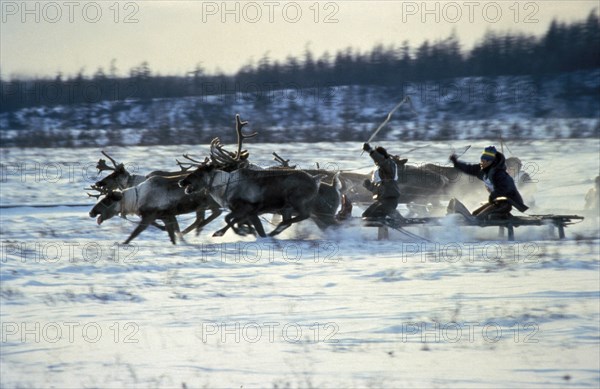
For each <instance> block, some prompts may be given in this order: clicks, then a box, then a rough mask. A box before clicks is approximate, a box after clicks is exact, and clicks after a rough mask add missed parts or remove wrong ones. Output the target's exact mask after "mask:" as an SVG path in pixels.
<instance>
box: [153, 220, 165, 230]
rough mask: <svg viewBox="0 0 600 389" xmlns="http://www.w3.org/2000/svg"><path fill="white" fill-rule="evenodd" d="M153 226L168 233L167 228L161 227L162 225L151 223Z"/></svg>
mask: <svg viewBox="0 0 600 389" xmlns="http://www.w3.org/2000/svg"><path fill="white" fill-rule="evenodd" d="M150 224H151V225H153V226H154V227H156V228H158V229H159V230H161V231H166V230H167V229H166V228H165V226H161V225H160V224H158V223H157V222H155V221H154V222H152V223H150Z"/></svg>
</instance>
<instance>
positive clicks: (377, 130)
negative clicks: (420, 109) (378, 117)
mask: <svg viewBox="0 0 600 389" xmlns="http://www.w3.org/2000/svg"><path fill="white" fill-rule="evenodd" d="M407 101H408V102H409V103H410V105H411V111H413V112H414V113H415V114H416V112H415V110H414V109H412V101H411V99H410V96H406V97H404V98H403V99H402V101H401V102H399V103H398V104H397V105H396V106H395V107H394V109H392V110H391V111H390V113H388V115H387V117H386V118H385V120H384V121H383V123H381V124H380V125H379V127H377V129H376V130H375V132H374V133H373V134H372V135H371V137H370V138H369V140H367V142H366V143H370V142H371V141H372V140H373V138H375V137H376V136H377V134H378V133H379V131H381V129H382V128H383V127H385V125H386V124H388V122H389V121H390V119H391V118H392V115H393V114H394V112H396V111H397V110H398V108H400V107H401V106H402V105H403V104H404V103H406V102H407Z"/></svg>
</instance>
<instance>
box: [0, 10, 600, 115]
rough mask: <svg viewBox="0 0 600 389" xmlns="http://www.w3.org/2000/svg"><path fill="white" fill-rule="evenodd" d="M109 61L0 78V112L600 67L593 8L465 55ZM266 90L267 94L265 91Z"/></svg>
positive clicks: (457, 50)
mask: <svg viewBox="0 0 600 389" xmlns="http://www.w3.org/2000/svg"><path fill="white" fill-rule="evenodd" d="M116 62H117V61H116V60H114V59H113V60H112V61H111V63H110V67H109V69H108V70H105V69H104V68H102V67H100V68H98V69H97V71H96V72H95V73H94V74H93V75H91V76H86V75H84V74H83V71H80V72H79V74H77V75H72V76H69V77H64V76H63V75H62V74H61V73H60V71H59V72H58V73H57V75H56V76H55V77H46V78H43V77H39V78H31V79H26V78H19V79H7V80H5V79H0V89H1V104H0V106H1V108H0V113H5V112H14V111H17V110H19V109H22V108H27V107H37V106H47V107H48V106H56V105H74V104H75V105H76V104H89V103H98V102H102V101H123V100H129V99H135V100H141V101H144V100H152V99H165V98H181V97H191V96H214V95H220V96H223V95H228V94H235V93H246V94H254V95H256V96H255V97H256V99H257V100H261V101H260V103H264V104H267V105H268V104H269V103H270V102H272V101H269V100H272V99H269V98H268V97H270V96H275V95H276V93H273V91H277V90H286V89H303V88H328V87H337V86H345V85H356V86H385V87H398V86H402V85H406V84H407V83H414V82H422V81H436V80H446V79H455V78H461V77H497V76H521V75H531V76H533V77H544V76H545V75H549V74H557V73H568V72H574V71H579V70H586V69H594V68H598V67H600V23H599V20H598V15H597V13H596V10H594V11H592V12H591V13H590V14H589V15H588V17H587V18H586V19H585V20H582V21H577V22H573V23H569V24H566V23H559V22H558V21H556V20H555V21H553V22H552V23H551V24H550V26H549V28H548V29H547V31H546V33H545V34H544V35H542V36H539V37H536V36H532V35H526V34H516V33H498V32H491V31H489V32H487V33H486V35H485V36H484V37H483V38H482V39H481V40H480V41H479V42H478V43H477V44H476V45H475V46H474V47H473V48H472V49H470V50H462V49H461V43H460V42H459V40H458V39H457V37H456V36H455V35H451V36H449V37H447V38H446V39H442V40H439V41H435V42H429V41H424V42H422V43H421V44H419V45H418V46H415V47H413V46H412V45H411V43H410V42H408V41H402V42H400V43H399V44H397V45H390V46H385V47H384V46H382V45H377V46H375V47H373V48H372V49H371V50H370V51H366V52H359V51H357V50H355V49H353V48H351V47H348V48H346V49H344V50H340V51H338V52H336V53H334V54H330V53H324V54H322V55H321V56H319V57H318V58H317V57H316V56H315V55H314V53H312V52H311V51H310V50H309V49H308V48H307V49H306V50H305V52H304V53H303V54H302V55H301V56H299V57H293V56H290V57H288V58H287V59H286V60H285V61H283V62H279V61H275V60H271V59H270V58H269V57H268V56H263V57H262V58H261V59H260V60H259V61H258V62H257V63H249V64H247V65H245V66H243V67H241V68H240V69H239V70H238V71H237V72H236V73H235V74H231V75H226V74H208V73H207V72H206V71H205V70H204V69H203V68H202V67H201V66H200V65H197V66H196V68H195V69H191V70H190V71H189V72H187V73H186V74H184V75H160V74H156V73H154V72H153V71H152V69H151V66H150V64H149V63H148V62H143V63H141V64H139V65H138V66H135V67H133V68H132V69H129V71H128V76H118V75H117V73H118V72H117V70H118V69H117V68H116V66H117V65H116ZM265 91H269V93H265Z"/></svg>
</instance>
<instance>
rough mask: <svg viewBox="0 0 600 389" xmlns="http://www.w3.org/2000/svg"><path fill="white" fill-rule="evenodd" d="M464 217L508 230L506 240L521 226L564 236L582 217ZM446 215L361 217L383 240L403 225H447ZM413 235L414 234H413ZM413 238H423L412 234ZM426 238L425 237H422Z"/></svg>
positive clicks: (473, 223) (465, 220)
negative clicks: (546, 230)
mask: <svg viewBox="0 0 600 389" xmlns="http://www.w3.org/2000/svg"><path fill="white" fill-rule="evenodd" d="M463 216H465V217H464V218H460V219H459V220H460V222H459V225H462V226H475V227H498V231H499V236H504V229H506V230H507V231H508V233H507V240H509V241H514V240H515V228H517V227H521V226H550V227H552V228H553V229H554V228H556V229H558V238H559V239H564V238H565V227H566V226H568V225H571V224H575V223H579V222H581V221H582V220H583V219H584V218H583V216H578V215H552V214H550V215H528V216H512V215H510V216H508V217H504V218H490V219H477V218H476V217H474V216H472V215H470V214H469V215H463ZM447 218H448V216H445V217H422V218H404V219H391V218H363V221H364V225H365V226H366V227H377V228H378V233H377V236H378V240H385V239H388V238H389V229H390V228H391V229H393V230H396V231H400V232H402V233H403V234H405V235H406V234H407V231H405V230H404V228H405V227H410V226H418V225H425V226H442V225H447V223H444V221H446V220H448V219H447ZM413 235H414V234H413ZM414 237H415V238H419V239H424V238H421V237H418V236H417V235H414ZM424 240H426V239H424Z"/></svg>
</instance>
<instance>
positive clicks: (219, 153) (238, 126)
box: [210, 114, 258, 167]
mask: <svg viewBox="0 0 600 389" xmlns="http://www.w3.org/2000/svg"><path fill="white" fill-rule="evenodd" d="M246 124H248V122H244V121H242V119H240V115H239V114H238V115H235V132H236V133H237V152H235V153H233V152H230V151H227V150H225V149H224V148H223V144H222V143H221V140H220V139H219V138H218V137H217V138H214V139H213V140H212V141H211V142H210V159H211V161H212V162H213V163H214V164H215V165H216V166H220V167H231V166H238V167H239V166H240V163H241V162H243V160H246V159H248V151H246V150H243V151H242V144H243V143H244V139H247V138H252V137H254V136H256V135H257V134H258V133H256V132H253V133H251V134H244V133H243V132H242V127H244V126H245V125H246Z"/></svg>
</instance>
